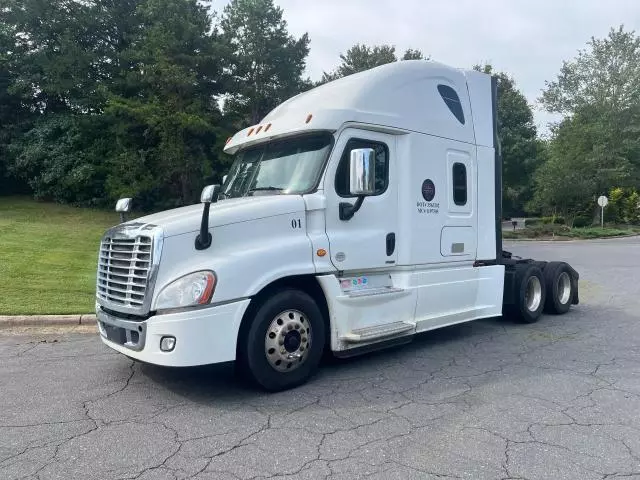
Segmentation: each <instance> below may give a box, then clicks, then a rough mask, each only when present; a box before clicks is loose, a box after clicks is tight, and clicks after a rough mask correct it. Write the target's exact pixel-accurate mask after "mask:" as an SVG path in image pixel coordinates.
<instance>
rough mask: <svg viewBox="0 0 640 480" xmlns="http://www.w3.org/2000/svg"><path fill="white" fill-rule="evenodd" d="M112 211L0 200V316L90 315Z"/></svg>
mask: <svg viewBox="0 0 640 480" xmlns="http://www.w3.org/2000/svg"><path fill="white" fill-rule="evenodd" d="M117 223H119V217H118V214H117V213H116V212H114V211H101V210H90V209H81V208H73V207H67V206H62V205H56V204H50V203H39V202H35V201H33V200H31V199H29V198H25V197H0V315H19V314H25V315H28V314H59V313H91V312H93V310H94V298H95V282H96V268H97V261H98V248H99V243H100V237H101V236H102V234H103V233H104V231H105V230H106V229H107V228H109V227H110V226H112V225H115V224H117Z"/></svg>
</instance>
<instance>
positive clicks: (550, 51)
mask: <svg viewBox="0 0 640 480" xmlns="http://www.w3.org/2000/svg"><path fill="white" fill-rule="evenodd" d="M227 3H228V0H213V8H214V9H215V10H221V9H222V7H223V6H224V5H226V4H227ZM276 3H277V4H278V5H279V6H280V7H282V9H283V10H284V16H285V19H286V20H287V22H288V24H289V31H290V32H291V33H292V34H293V35H296V36H300V35H302V34H303V33H305V32H308V33H309V36H310V38H311V53H310V55H309V58H308V62H307V73H308V75H309V76H310V77H311V78H313V79H318V78H320V76H321V75H322V72H323V71H329V70H331V69H333V68H334V67H335V66H336V65H337V64H338V63H339V55H340V53H344V52H345V51H346V50H347V49H348V48H349V47H351V46H352V45H353V44H355V43H366V44H368V45H374V44H383V43H385V44H393V45H395V46H396V48H397V51H398V52H403V51H404V50H405V49H407V48H417V49H419V50H421V51H422V52H423V53H425V54H427V55H430V56H431V58H432V59H434V60H437V61H440V62H443V63H446V64H449V65H452V66H455V67H461V68H467V67H471V66H472V65H473V64H475V63H481V62H485V61H486V62H490V63H492V64H493V65H494V67H495V68H496V69H497V70H501V71H505V72H507V73H509V74H510V75H512V76H513V77H514V79H515V80H516V83H517V85H518V87H519V88H520V89H521V90H522V92H523V93H524V94H525V95H526V96H527V98H528V99H529V102H530V103H531V104H532V105H534V104H535V103H536V99H537V98H538V97H539V95H540V92H541V90H542V89H543V88H544V86H545V80H553V79H554V78H555V77H556V75H557V73H558V71H559V70H560V67H561V65H562V61H563V60H569V59H572V58H574V57H575V55H576V54H577V51H578V50H579V49H582V48H585V47H586V43H587V41H588V40H589V39H590V38H591V37H592V36H595V37H597V38H602V37H605V36H606V35H607V34H608V32H609V29H610V28H612V27H613V28H615V27H618V26H619V25H620V24H624V25H625V28H627V29H634V30H636V31H637V32H638V33H640V1H639V0H607V1H602V0H535V1H527V0H483V1H477V0H449V1H448V2H447V1H445V0H438V1H435V0H315V1H313V0H276ZM534 106H535V105H534ZM535 116H536V121H537V123H538V124H539V125H540V126H541V127H544V125H545V124H546V123H547V122H548V121H550V120H552V119H553V118H552V116H550V115H548V114H546V113H545V112H542V111H539V110H538V109H536V111H535Z"/></svg>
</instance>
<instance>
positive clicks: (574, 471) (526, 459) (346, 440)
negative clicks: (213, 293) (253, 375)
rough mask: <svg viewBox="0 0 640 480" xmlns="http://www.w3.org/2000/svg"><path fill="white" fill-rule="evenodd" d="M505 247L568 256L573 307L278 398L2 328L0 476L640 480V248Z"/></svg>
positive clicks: (345, 365) (492, 325)
mask: <svg viewBox="0 0 640 480" xmlns="http://www.w3.org/2000/svg"><path fill="white" fill-rule="evenodd" d="M511 250H512V251H513V252H514V253H516V254H519V255H523V256H525V255H526V256H531V257H533V258H539V259H547V260H555V259H559V260H566V261H569V262H570V263H571V264H572V265H573V266H574V267H575V268H576V269H577V270H578V271H579V272H580V274H581V304H580V305H579V306H578V307H577V308H574V309H572V311H571V312H570V313H569V314H567V315H564V316H560V317H554V316H545V317H543V319H542V320H540V321H539V322H538V323H536V324H534V325H516V324H512V323H510V322H508V321H506V320H503V319H490V320H483V321H478V322H472V323H468V324H465V325H459V326H454V327H450V328H446V329H443V330H438V331H436V332H431V333H428V334H425V335H422V336H420V337H419V338H417V339H416V340H415V341H414V342H413V343H412V344H410V345H406V346H403V347H399V348H395V349H389V350H385V351H383V352H378V353H374V354H370V355H366V356H363V357H358V358H354V359H350V360H344V361H336V362H331V363H328V364H326V365H324V366H323V367H322V369H321V371H320V372H319V374H318V375H317V376H316V377H315V378H314V379H313V380H312V381H311V382H310V383H308V384H307V385H305V386H303V387H300V388H298V389H295V390H291V391H287V392H282V393H278V394H267V393H263V392H261V391H257V390H254V389H252V388H249V387H247V386H245V385H243V384H242V383H240V382H238V381H236V380H235V379H234V377H233V373H232V369H231V368H230V367H229V366H223V367H206V368H195V369H186V370H177V369H176V370H174V369H163V368H157V367H153V366H144V365H140V364H134V363H132V362H131V361H130V360H128V359H127V358H126V357H124V356H122V355H119V354H116V353H113V352H111V351H110V350H109V349H107V348H106V347H104V346H103V345H102V344H101V343H100V341H99V339H98V337H97V335H96V333H95V331H94V328H90V329H89V333H87V332H86V331H82V329H80V328H76V329H73V330H71V331H67V330H59V329H50V330H30V329H22V330H20V331H16V330H4V331H0V406H1V408H0V479H3V480H9V479H30V480H31V479H39V480H45V479H46V480H48V479H65V480H67V479H141V480H151V479H158V480H165V479H167V480H168V479H187V478H189V479H198V480H213V479H275V478H283V479H284V478H286V479H302V480H312V479H332V480H342V479H359V478H371V479H445V478H469V479H528V480H532V479H554V480H557V479H581V480H589V479H606V478H627V479H629V478H635V479H640V314H639V313H638V307H639V306H640V275H639V274H638V273H637V267H638V266H639V265H640V238H629V239H619V240H610V241H594V242H571V243H560V242H556V243H518V244H517V245H515V246H512V248H511ZM84 330H86V328H85V329H84Z"/></svg>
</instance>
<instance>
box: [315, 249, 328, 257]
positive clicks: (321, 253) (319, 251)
mask: <svg viewBox="0 0 640 480" xmlns="http://www.w3.org/2000/svg"><path fill="white" fill-rule="evenodd" d="M326 254H327V251H326V250H325V249H324V248H319V249H318V251H317V252H316V255H318V256H319V257H324V256H325V255H326Z"/></svg>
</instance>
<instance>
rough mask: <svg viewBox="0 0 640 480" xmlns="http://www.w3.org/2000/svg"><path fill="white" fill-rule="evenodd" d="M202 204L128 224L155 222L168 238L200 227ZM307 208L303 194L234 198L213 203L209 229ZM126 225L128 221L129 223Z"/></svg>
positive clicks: (159, 213)
mask: <svg viewBox="0 0 640 480" xmlns="http://www.w3.org/2000/svg"><path fill="white" fill-rule="evenodd" d="M203 208H204V207H203V205H202V204H196V205H189V206H188V207H180V208H174V209H171V210H166V211H164V212H158V213H154V214H152V215H147V216H144V217H140V218H136V219H134V220H131V221H129V222H127V224H140V223H143V224H152V225H157V226H159V227H161V228H162V229H163V230H164V234H165V236H166V237H171V236H174V235H180V234H183V233H189V232H197V231H199V230H200V222H201V220H202V210H203ZM304 210H305V204H304V200H303V198H302V196H301V195H268V196H257V197H241V198H230V199H226V200H221V201H218V202H216V203H212V204H211V207H210V210H209V228H213V227H220V226H222V225H229V224H232V223H240V222H246V221H250V220H257V219H259V218H266V217H273V216H276V215H286V214H288V213H294V212H300V211H304ZM125 225H126V224H125Z"/></svg>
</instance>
